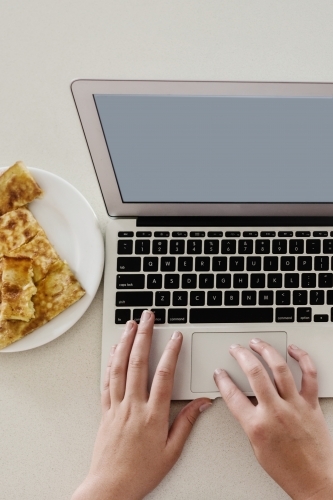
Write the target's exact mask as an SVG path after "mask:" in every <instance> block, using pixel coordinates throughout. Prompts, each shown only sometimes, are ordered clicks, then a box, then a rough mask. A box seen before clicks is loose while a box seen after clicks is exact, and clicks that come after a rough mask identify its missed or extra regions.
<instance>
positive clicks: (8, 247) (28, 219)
mask: <svg viewBox="0 0 333 500" xmlns="http://www.w3.org/2000/svg"><path fill="white" fill-rule="evenodd" d="M41 229H42V228H41V226H40V225H39V224H38V222H37V221H36V219H35V218H34V216H33V215H32V213H31V212H30V211H29V210H28V209H27V208H18V209H17V210H13V211H12V212H8V213H7V214H4V215H3V216H2V217H0V257H2V256H3V255H8V254H9V253H10V252H11V251H13V250H15V249H16V248H19V247H20V246H21V245H24V244H25V243H27V242H28V241H30V240H31V239H32V238H33V237H34V236H35V235H36V234H37V233H38V231H40V230H41Z"/></svg>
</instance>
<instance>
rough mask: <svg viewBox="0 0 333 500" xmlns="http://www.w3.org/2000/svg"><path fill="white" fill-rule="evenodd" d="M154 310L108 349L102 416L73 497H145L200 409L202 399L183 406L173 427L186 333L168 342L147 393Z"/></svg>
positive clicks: (204, 400) (131, 323)
mask: <svg viewBox="0 0 333 500" xmlns="http://www.w3.org/2000/svg"><path fill="white" fill-rule="evenodd" d="M153 326H154V314H153V313H152V312H151V311H144V313H143V315H142V317H141V320H140V324H139V326H137V324H136V322H135V321H129V322H128V323H127V324H126V327H125V330H124V333H123V335H122V337H121V339H120V342H119V344H118V345H117V346H114V347H113V348H112V350H111V353H110V359H109V363H108V368H107V372H106V378H105V384H104V390H103V394H102V421H101V425H100V428H99V431H98V434H97V439H96V442H95V448H94V452H93V458H92V463H91V467H90V471H89V474H88V476H87V478H86V480H85V481H84V482H83V483H82V485H81V486H80V487H79V488H78V490H77V491H76V492H75V494H74V496H73V497H72V500H97V499H98V500H113V499H117V500H123V499H124V500H125V499H126V500H141V499H142V498H144V497H145V496H146V495H147V494H148V493H149V492H151V491H152V490H153V489H154V488H155V487H156V486H157V485H158V483H159V482H160V481H161V480H162V479H163V477H164V476H165V475H166V474H167V473H168V472H169V470H170V469H171V468H172V466H173V465H174V464H175V462H176V461H177V459H178V457H179V456H180V454H181V452H182V449H183V447H184V444H185V442H186V439H187V437H188V436H189V434H190V432H191V430H192V427H193V424H194V422H195V421H196V419H197V417H198V416H199V414H200V412H201V411H203V410H204V409H206V408H207V407H208V406H210V405H211V401H210V399H207V398H200V399H196V400H194V401H192V402H190V403H189V404H188V405H187V406H185V407H184V408H183V409H182V411H181V412H180V413H179V415H178V416H177V417H176V419H175V421H174V423H173V424H172V426H171V428H170V429H169V411H170V399H171V393H172V387H173V380H174V373H175V369H176V363H177V359H178V354H179V352H180V348H181V345H182V334H181V333H180V332H175V333H174V334H173V335H172V338H171V339H170V341H169V342H168V344H167V346H166V348H165V351H164V353H163V355H162V357H161V360H160V362H159V364H158V367H157V369H156V373H155V376H154V379H153V383H152V386H151V391H150V394H148V390H147V384H148V359H149V352H150V346H151V339H152V334H153Z"/></svg>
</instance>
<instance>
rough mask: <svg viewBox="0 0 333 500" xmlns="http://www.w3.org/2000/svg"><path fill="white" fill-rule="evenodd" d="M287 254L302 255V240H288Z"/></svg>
mask: <svg viewBox="0 0 333 500" xmlns="http://www.w3.org/2000/svg"><path fill="white" fill-rule="evenodd" d="M289 253H291V254H297V253H304V240H290V241H289Z"/></svg>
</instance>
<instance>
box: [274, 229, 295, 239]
mask: <svg viewBox="0 0 333 500" xmlns="http://www.w3.org/2000/svg"><path fill="white" fill-rule="evenodd" d="M278 236H279V237H280V238H292V237H293V236H294V233H293V231H279V232H278Z"/></svg>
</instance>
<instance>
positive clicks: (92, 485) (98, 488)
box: [71, 476, 140, 500]
mask: <svg viewBox="0 0 333 500" xmlns="http://www.w3.org/2000/svg"><path fill="white" fill-rule="evenodd" d="M71 500H140V499H138V498H137V497H135V498H134V497H131V496H129V495H128V493H127V492H125V491H124V488H123V487H122V486H116V485H110V484H107V485H106V484H104V482H103V481H102V480H101V478H99V477H91V476H87V478H86V479H85V480H84V481H83V483H82V484H81V485H80V486H79V487H78V488H77V490H76V491H75V492H74V494H73V496H72V498H71Z"/></svg>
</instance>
